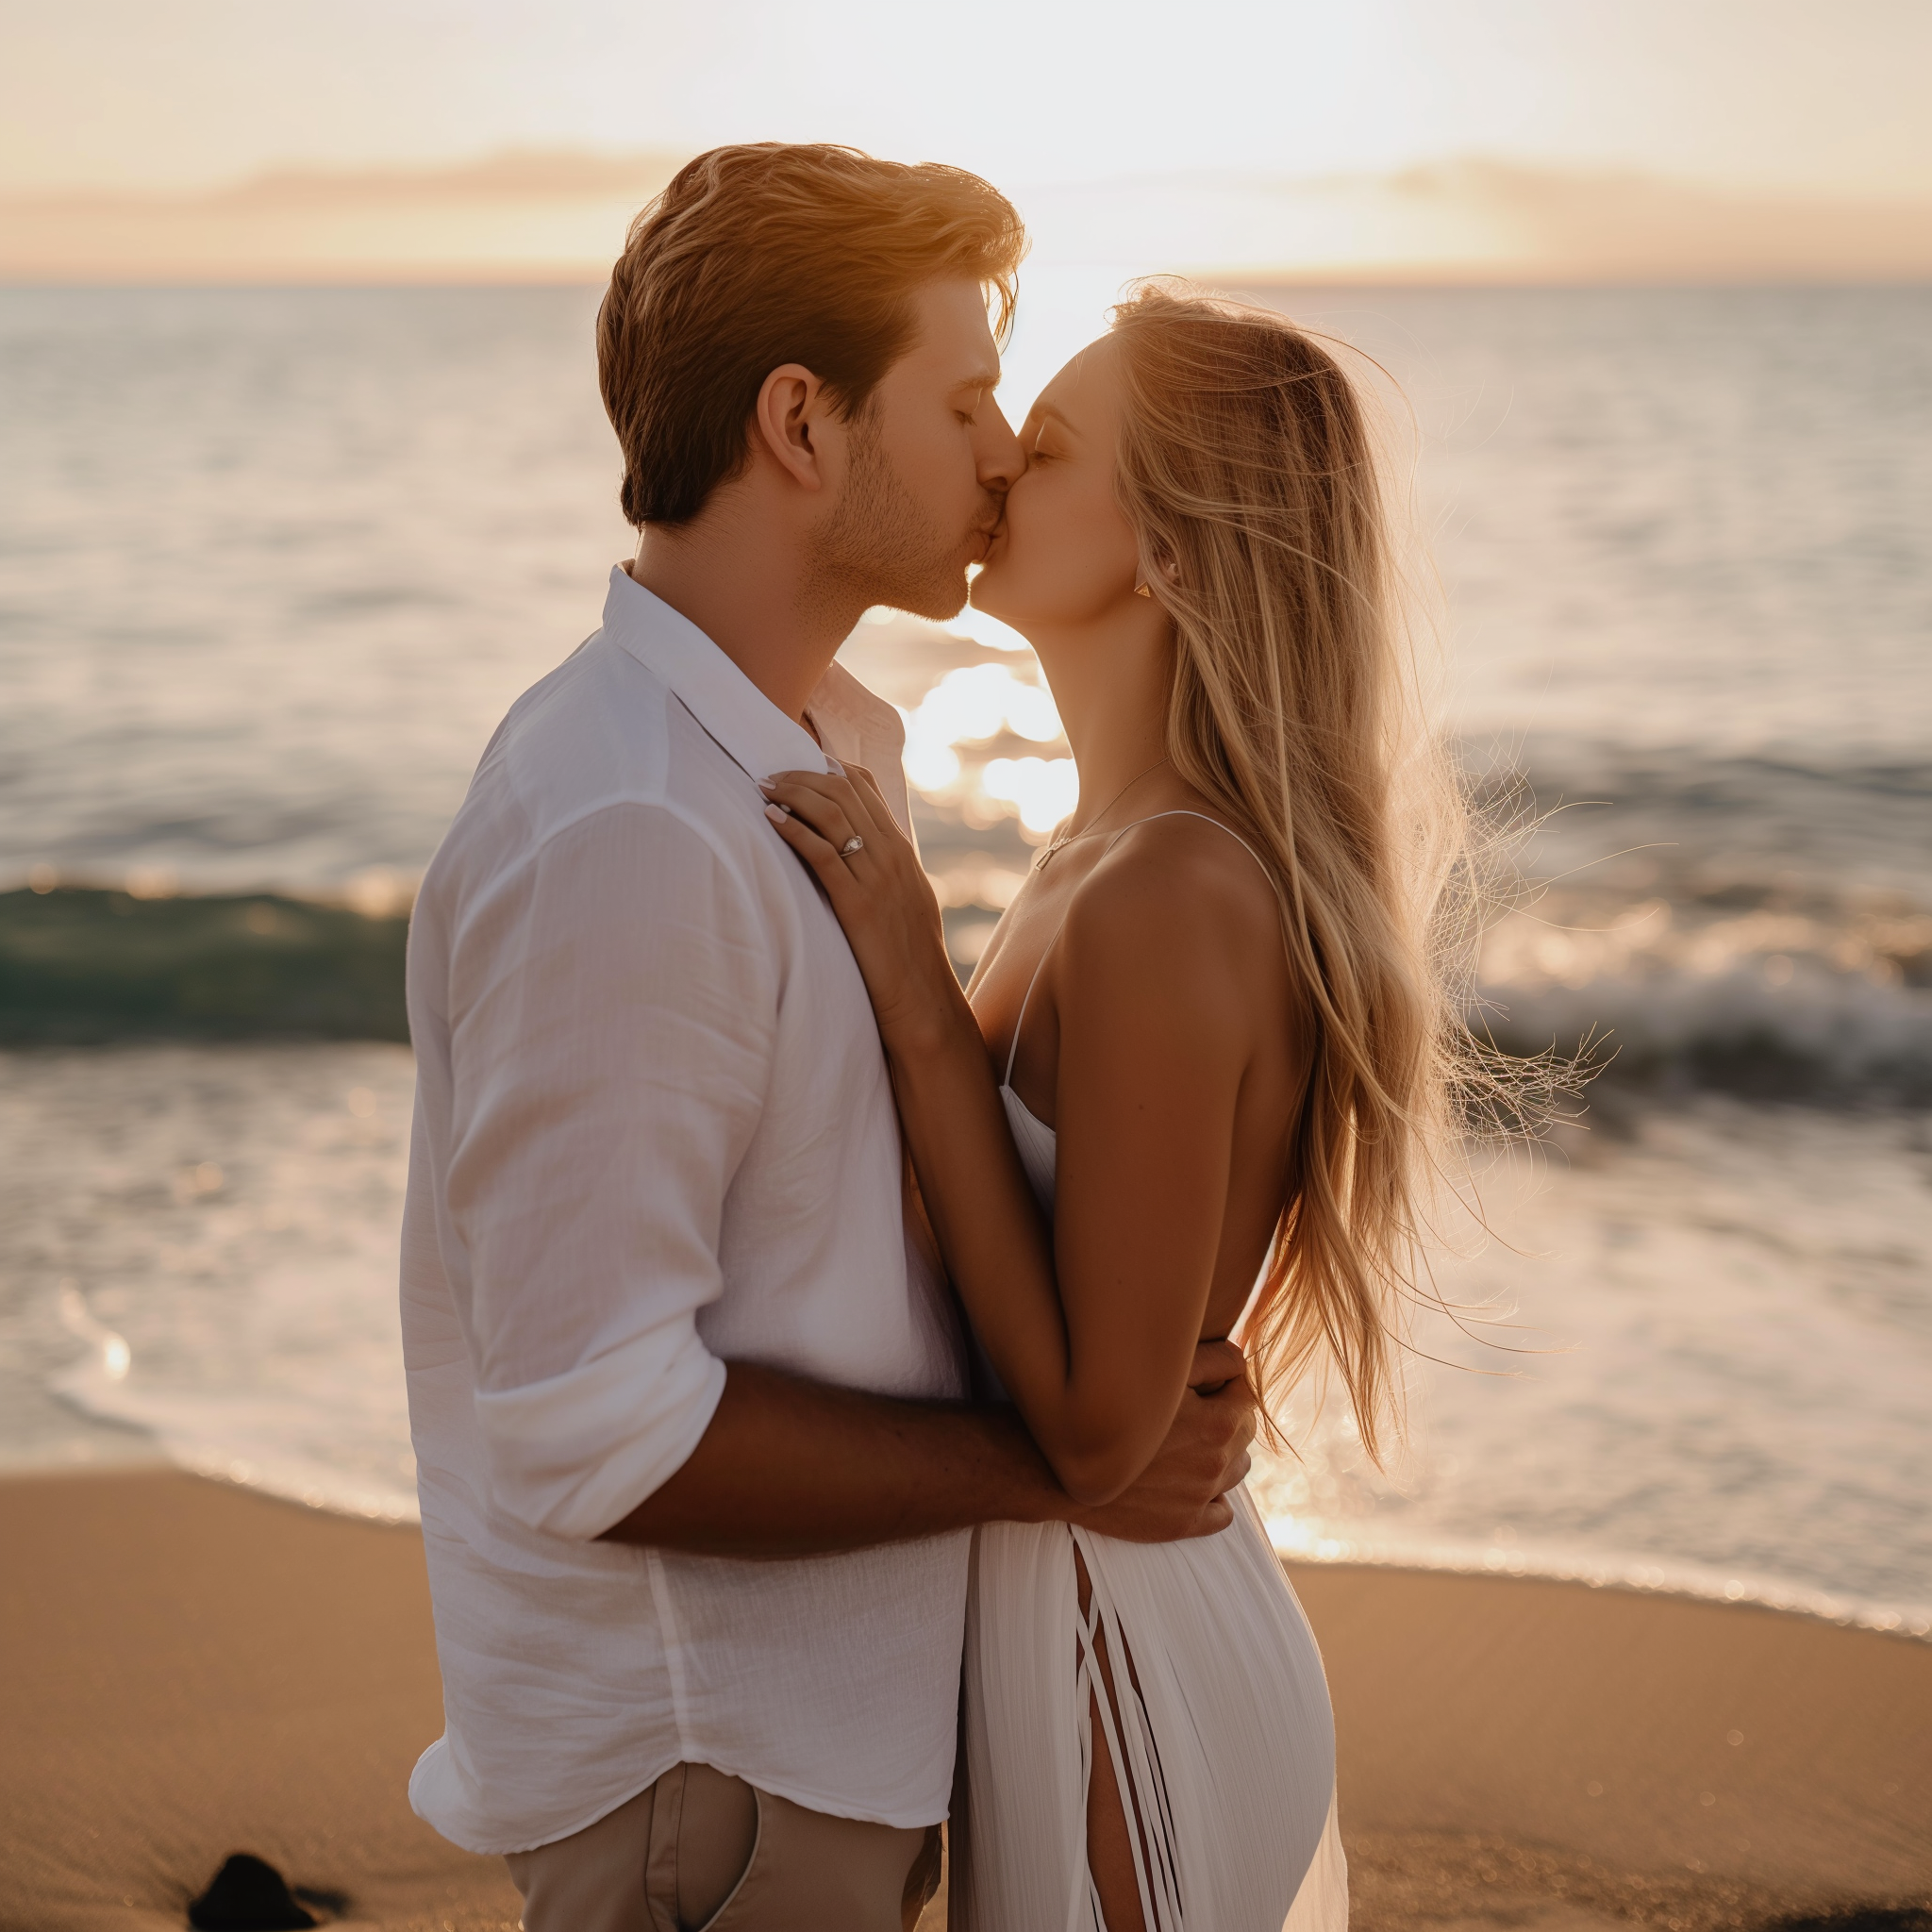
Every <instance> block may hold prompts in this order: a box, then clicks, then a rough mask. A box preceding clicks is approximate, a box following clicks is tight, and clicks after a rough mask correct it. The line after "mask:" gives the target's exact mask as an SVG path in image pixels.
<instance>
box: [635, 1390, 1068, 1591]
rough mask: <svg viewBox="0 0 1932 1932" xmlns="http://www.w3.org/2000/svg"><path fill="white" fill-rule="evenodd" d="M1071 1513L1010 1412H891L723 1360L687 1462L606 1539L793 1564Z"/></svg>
mask: <svg viewBox="0 0 1932 1932" xmlns="http://www.w3.org/2000/svg"><path fill="white" fill-rule="evenodd" d="M1069 1508H1070V1505H1069V1503H1068V1500H1067V1497H1066V1495H1065V1492H1064V1491H1061V1489H1060V1488H1059V1485H1058V1483H1057V1482H1055V1480H1054V1477H1053V1472H1052V1471H1051V1469H1049V1468H1048V1466H1047V1462H1046V1458H1045V1457H1042V1456H1041V1453H1040V1451H1039V1450H1038V1449H1037V1448H1036V1447H1035V1446H1034V1444H1033V1441H1032V1438H1031V1437H1029V1436H1028V1435H1027V1433H1026V1431H1025V1429H1024V1426H1023V1425H1022V1424H1021V1423H1020V1421H1019V1418H1018V1417H1017V1416H1016V1415H1015V1414H1014V1413H1013V1412H1012V1411H1011V1410H1008V1409H994V1408H982V1407H971V1406H968V1405H965V1404H959V1403H937V1402H931V1403H928V1402H903V1401H898V1400H895V1399H893V1398H892V1397H890V1396H883V1395H869V1394H865V1393H863V1392H861V1391H857V1390H850V1389H834V1388H828V1387H826V1386H825V1385H824V1384H823V1383H818V1382H806V1381H800V1380H799V1379H797V1378H796V1377H794V1376H791V1375H786V1374H779V1373H778V1372H777V1371H776V1370H773V1369H764V1368H758V1367H756V1366H754V1365H752V1364H750V1363H745V1362H734V1363H732V1364H731V1365H730V1367H729V1368H728V1369H727V1371H726V1374H725V1380H724V1395H723V1396H722V1397H721V1398H720V1400H719V1403H718V1407H717V1409H716V1411H715V1412H714V1413H713V1415H712V1417H711V1423H710V1426H709V1427H708V1429H707V1430H706V1431H705V1433H704V1437H703V1439H702V1440H701V1441H699V1443H698V1446H697V1447H696V1448H695V1449H694V1450H693V1451H692V1452H691V1457H690V1458H689V1459H688V1460H687V1461H686V1462H685V1464H684V1466H683V1467H682V1468H681V1469H679V1470H678V1471H677V1473H676V1474H675V1475H673V1476H672V1477H670V1478H669V1480H668V1481H666V1482H665V1483H663V1484H662V1485H661V1486H660V1487H659V1488H658V1490H656V1491H653V1493H652V1494H651V1495H650V1496H648V1497H646V1498H645V1500H644V1501H643V1502H642V1503H641V1504H640V1505H639V1506H638V1507H637V1508H635V1509H633V1510H632V1511H631V1513H630V1514H629V1515H628V1516H626V1517H625V1519H624V1520H623V1521H622V1522H621V1523H617V1524H613V1525H612V1526H611V1527H610V1528H609V1529H608V1530H606V1531H605V1532H604V1536H605V1539H606V1540H608V1541H615V1542H627V1543H646V1544H651V1545H655V1546H656V1547H658V1548H660V1549H674V1550H690V1551H693V1552H698V1553H701V1554H705V1555H709V1556H717V1557H802V1556H809V1555H811V1554H813V1553H814V1552H821V1551H833V1550H856V1549H863V1548H865V1547H867V1546H869V1545H872V1544H875V1543H890V1542H904V1541H908V1540H910V1539H911V1538H914V1537H922V1536H937V1535H940V1534H941V1533H942V1532H944V1531H946V1530H954V1529H965V1528H968V1527H970V1526H971V1525H972V1524H975V1523H991V1522H1019V1523H1044V1522H1048V1521H1051V1520H1053V1519H1054V1518H1056V1517H1058V1516H1061V1515H1064V1514H1066V1513H1068V1511H1069Z"/></svg>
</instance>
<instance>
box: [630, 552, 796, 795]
mask: <svg viewBox="0 0 1932 1932" xmlns="http://www.w3.org/2000/svg"><path fill="white" fill-rule="evenodd" d="M604 630H605V634H606V635H607V636H608V637H609V638H610V639H611V640H612V641H614V642H615V643H617V644H619V645H621V646H622V647H623V648H624V649H625V650H626V651H628V652H629V653H630V655H631V656H632V657H633V658H636V659H637V660H638V662H639V663H640V664H641V665H643V666H644V668H645V669H646V670H647V671H653V672H655V673H656V674H657V675H658V676H659V677H661V678H662V679H663V680H664V682H665V683H666V684H668V685H669V686H670V687H671V689H672V690H673V691H675V692H676V694H677V696H678V697H679V698H680V699H681V700H682V701H683V702H684V704H685V706H686V707H687V708H689V710H690V711H691V716H692V717H694V718H695V719H696V720H697V721H698V723H699V724H702V725H703V726H704V727H705V729H706V730H707V731H708V732H709V733H710V734H711V736H712V737H713V738H714V739H716V740H717V741H718V743H719V744H720V745H722V746H723V747H724V751H725V752H726V753H727V754H728V755H729V756H730V757H731V758H735V759H737V761H738V762H739V763H740V764H741V766H743V768H744V769H745V770H746V771H747V772H749V773H750V774H751V775H752V776H753V777H754V778H769V777H770V776H771V775H772V774H773V773H774V772H824V771H829V770H830V769H831V767H830V765H829V764H828V763H827V761H826V758H825V755H824V752H822V751H821V750H820V749H819V747H818V744H817V742H816V741H814V739H813V738H812V735H811V733H810V732H809V731H808V730H807V729H806V728H805V726H804V725H802V724H794V723H793V722H792V721H791V719H790V718H788V717H787V716H786V715H785V713H784V712H783V711H781V710H780V709H779V708H777V706H776V705H774V703H773V702H772V701H771V699H770V698H768V697H767V696H766V695H765V694H764V692H763V691H760V690H759V689H758V686H757V685H755V684H754V683H753V682H752V681H751V679H750V678H748V677H747V676H746V675H744V673H743V672H742V671H741V670H740V669H739V668H738V666H737V665H736V664H734V663H733V662H732V661H731V659H730V658H727V657H726V656H725V655H724V652H723V651H721V650H720V649H719V648H718V646H717V645H716V644H714V643H713V642H712V641H710V639H709V638H708V637H707V636H706V635H705V634H704V632H703V631H701V630H700V629H699V628H698V627H697V625H694V624H693V623H692V622H691V619H690V618H688V617H686V616H684V615H683V614H682V613H681V612H679V611H676V610H674V609H673V608H671V606H670V605H668V604H667V603H665V601H664V600H663V598H661V597H659V596H658V595H657V594H656V593H655V592H654V591H647V590H645V589H644V587H643V585H641V584H640V583H638V582H637V581H636V580H635V579H634V578H633V577H632V576H631V575H630V573H629V572H628V571H626V570H625V567H624V566H623V565H622V564H621V563H620V564H615V565H613V566H612V567H611V572H610V593H609V595H608V597H606V598H605V600H604Z"/></svg>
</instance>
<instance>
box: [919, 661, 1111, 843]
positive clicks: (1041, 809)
mask: <svg viewBox="0 0 1932 1932" xmlns="http://www.w3.org/2000/svg"><path fill="white" fill-rule="evenodd" d="M900 715H901V716H902V717H903V718H904V719H905V721H906V775H907V777H908V780H909V781H910V782H911V784H912V786H913V788H914V789H915V790H916V791H919V792H920V793H921V794H922V795H923V796H924V797H925V798H926V799H928V800H929V801H930V802H931V803H932V804H934V805H936V806H939V807H941V808H946V809H951V810H956V811H958V813H959V814H960V815H961V816H962V817H963V818H964V819H965V820H966V822H967V824H971V825H975V826H987V825H991V824H996V823H998V821H999V820H1001V819H1002V818H1017V819H1018V820H1019V822H1020V829H1021V832H1022V835H1023V836H1024V837H1026V838H1028V839H1029V840H1040V839H1043V838H1045V836H1046V835H1047V834H1048V833H1049V832H1051V831H1052V830H1053V828H1054V827H1055V826H1056V825H1057V824H1059V822H1060V821H1061V820H1062V819H1063V818H1065V817H1066V816H1067V814H1068V813H1069V812H1070V811H1072V810H1073V808H1074V802H1075V801H1076V799H1077V798H1078V796H1079V778H1078V776H1077V774H1075V772H1074V760H1073V759H1072V758H1070V757H1068V756H1067V755H1066V737H1065V734H1064V732H1063V731H1062V729H1061V727H1060V715H1059V712H1058V709H1056V708H1055V706H1054V701H1053V694H1052V693H1051V692H1050V691H1048V690H1047V689H1046V687H1045V686H1044V685H1043V684H1039V683H1035V682H1032V681H1030V680H1028V679H1026V678H1024V677H1022V676H1019V675H1016V674H1015V673H1014V672H1012V671H1010V670H1008V667H1007V666H1006V665H1004V664H963V665H960V666H959V667H958V669H957V670H953V671H948V672H947V673H946V674H945V675H944V676H942V677H941V679H940V681H939V682H938V683H937V684H936V685H934V686H933V688H932V689H931V690H930V691H927V692H926V694H925V695H924V697H923V698H922V699H921V700H920V701H919V703H918V705H917V706H916V707H915V708H913V709H911V710H909V711H906V710H902V711H901V713H900ZM1015 739H1017V740H1020V741H1023V742H1024V743H1025V744H1026V745H1029V746H1031V745H1039V746H1048V747H1053V748H1054V750H1055V751H1057V752H1058V756H1047V757H1041V755H1040V753H1039V752H1036V751H1025V752H1020V755H1019V756H1017V757H1015V756H1013V755H1012V753H1013V752H1017V751H1019V746H1017V745H1013V744H1011V742H1010V741H1012V740H1015Z"/></svg>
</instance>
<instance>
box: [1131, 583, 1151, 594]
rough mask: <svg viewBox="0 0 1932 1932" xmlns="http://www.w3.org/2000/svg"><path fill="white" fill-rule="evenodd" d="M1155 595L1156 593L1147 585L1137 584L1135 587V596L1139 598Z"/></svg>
mask: <svg viewBox="0 0 1932 1932" xmlns="http://www.w3.org/2000/svg"><path fill="white" fill-rule="evenodd" d="M1153 594H1154V592H1153V591H1150V590H1149V589H1148V588H1147V586H1146V585H1145V584H1136V585H1135V586H1134V595H1135V596H1137V597H1151V596H1153Z"/></svg>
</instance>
